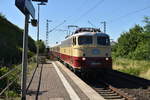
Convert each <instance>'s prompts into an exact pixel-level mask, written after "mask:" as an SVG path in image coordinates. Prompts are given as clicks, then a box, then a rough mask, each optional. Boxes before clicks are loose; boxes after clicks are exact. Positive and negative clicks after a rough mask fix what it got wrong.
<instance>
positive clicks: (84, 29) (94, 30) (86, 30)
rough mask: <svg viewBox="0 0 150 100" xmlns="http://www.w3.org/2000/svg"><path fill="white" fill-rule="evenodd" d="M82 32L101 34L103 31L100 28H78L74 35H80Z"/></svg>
mask: <svg viewBox="0 0 150 100" xmlns="http://www.w3.org/2000/svg"><path fill="white" fill-rule="evenodd" d="M80 32H101V30H100V29H99V28H89V27H85V28H78V29H77V30H76V31H75V32H74V34H77V33H80Z"/></svg>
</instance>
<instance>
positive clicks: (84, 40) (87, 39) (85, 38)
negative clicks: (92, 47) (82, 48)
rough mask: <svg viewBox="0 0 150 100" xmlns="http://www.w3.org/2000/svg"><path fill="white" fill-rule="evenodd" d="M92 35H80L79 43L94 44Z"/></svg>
mask: <svg viewBox="0 0 150 100" xmlns="http://www.w3.org/2000/svg"><path fill="white" fill-rule="evenodd" d="M92 42H93V40H92V36H79V38H78V43H79V45H84V44H85V45H86V44H92Z"/></svg>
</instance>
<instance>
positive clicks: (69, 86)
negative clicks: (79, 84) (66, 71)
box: [52, 62, 80, 100]
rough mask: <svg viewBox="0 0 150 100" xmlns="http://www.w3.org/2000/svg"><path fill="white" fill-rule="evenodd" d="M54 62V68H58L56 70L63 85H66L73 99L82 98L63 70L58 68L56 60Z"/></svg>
mask: <svg viewBox="0 0 150 100" xmlns="http://www.w3.org/2000/svg"><path fill="white" fill-rule="evenodd" d="M52 64H53V66H54V68H55V69H56V72H57V74H58V76H59V77H60V79H61V81H62V83H63V85H64V86H65V88H66V90H67V92H68V94H69V96H70V98H71V100H80V98H79V96H78V95H77V93H76V92H75V91H74V89H73V88H72V87H71V85H70V84H69V83H68V81H67V80H66V78H65V77H64V75H63V74H62V73H61V71H60V70H59V69H58V67H57V65H56V64H55V63H54V62H52Z"/></svg>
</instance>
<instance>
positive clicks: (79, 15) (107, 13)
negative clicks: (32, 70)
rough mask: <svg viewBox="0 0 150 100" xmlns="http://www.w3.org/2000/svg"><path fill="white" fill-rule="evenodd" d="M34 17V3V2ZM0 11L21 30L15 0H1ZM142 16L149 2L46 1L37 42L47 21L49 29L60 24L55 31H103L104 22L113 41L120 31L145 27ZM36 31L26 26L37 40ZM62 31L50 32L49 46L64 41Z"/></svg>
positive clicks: (21, 17) (148, 10) (149, 7)
mask: <svg viewBox="0 0 150 100" xmlns="http://www.w3.org/2000/svg"><path fill="white" fill-rule="evenodd" d="M33 5H34V7H35V9H36V16H37V2H33ZM0 12H1V13H2V14H4V15H5V16H6V18H7V19H8V20H9V21H11V22H12V23H14V24H16V25H17V26H19V27H20V28H24V18H25V17H24V15H23V14H22V13H21V12H20V11H19V10H18V9H17V8H16V6H15V0H0ZM144 16H150V0H49V1H48V3H47V5H46V6H41V7H40V39H42V40H44V41H45V38H46V19H49V20H52V22H50V23H49V27H50V28H49V30H50V29H52V28H54V27H55V26H57V25H58V24H60V23H62V22H63V21H64V20H66V22H65V23H64V24H63V25H61V26H60V27H59V28H58V29H64V30H66V29H67V26H68V25H77V26H79V27H91V25H90V24H89V23H88V21H90V22H91V23H92V24H94V26H96V27H98V28H101V30H103V25H102V24H101V22H102V21H106V22H107V33H108V34H109V35H110V37H111V39H114V40H115V41H116V40H117V38H118V37H119V36H120V34H121V33H122V32H125V31H128V29H129V28H132V27H133V26H134V25H135V24H140V25H144V23H143V22H142V20H143V18H144ZM36 18H37V17H36ZM36 30H37V28H35V27H32V26H31V25H30V27H29V35H30V36H31V37H32V38H33V39H35V40H36V38H37V37H36V34H37V31H36ZM66 35H67V33H66V32H63V31H53V32H51V33H49V45H50V46H52V45H54V44H55V43H56V42H60V41H61V40H64V37H65V36H66Z"/></svg>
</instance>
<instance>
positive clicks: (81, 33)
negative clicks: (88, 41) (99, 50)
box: [71, 32, 109, 37]
mask: <svg viewBox="0 0 150 100" xmlns="http://www.w3.org/2000/svg"><path fill="white" fill-rule="evenodd" d="M84 35H85V36H93V35H95V36H104V37H109V35H108V34H106V33H101V32H80V33H78V34H73V35H72V36H84ZM72 36H71V37H72Z"/></svg>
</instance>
